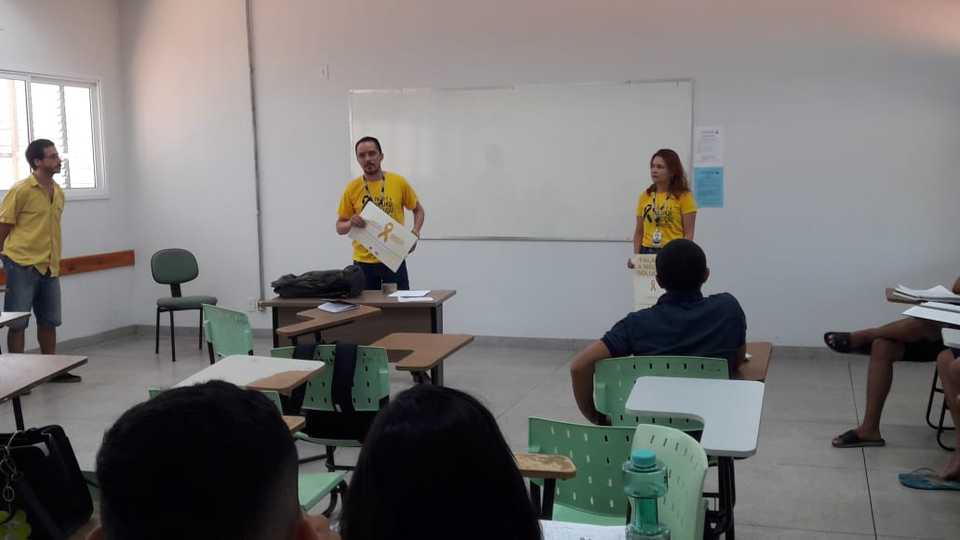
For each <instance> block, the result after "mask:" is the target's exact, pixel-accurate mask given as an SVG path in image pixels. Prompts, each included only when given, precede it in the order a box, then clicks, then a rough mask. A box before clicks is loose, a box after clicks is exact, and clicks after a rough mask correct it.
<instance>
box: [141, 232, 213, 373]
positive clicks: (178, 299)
mask: <svg viewBox="0 0 960 540" xmlns="http://www.w3.org/2000/svg"><path fill="white" fill-rule="evenodd" d="M150 270H151V271H152V272H153V280H154V281H156V282H157V283H160V284H162V285H170V296H168V297H164V298H159V299H157V325H156V343H155V345H154V354H160V314H161V313H163V312H167V313H170V350H171V355H172V360H173V361H174V362H176V361H177V347H176V341H175V339H174V329H173V312H175V311H189V310H194V309H195V310H198V311H200V310H201V306H202V305H203V304H211V305H215V304H216V303H217V299H216V298H215V297H213V296H183V293H182V291H181V289H180V285H181V284H183V283H186V282H188V281H193V280H194V279H196V278H197V276H198V275H199V274H200V270H199V268H198V267H197V259H196V257H194V256H193V253H190V252H189V251H187V250H185V249H161V250H160V251H158V252H156V253H154V254H153V257H151V258H150ZM199 331H200V337H199V339H198V340H197V346H198V347H199V348H200V349H201V350H202V349H203V312H202V311H201V313H200V323H199Z"/></svg>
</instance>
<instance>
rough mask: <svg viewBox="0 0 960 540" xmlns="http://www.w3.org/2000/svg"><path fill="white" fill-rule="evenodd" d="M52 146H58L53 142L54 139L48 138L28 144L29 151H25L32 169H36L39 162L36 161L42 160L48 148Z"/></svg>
mask: <svg viewBox="0 0 960 540" xmlns="http://www.w3.org/2000/svg"><path fill="white" fill-rule="evenodd" d="M51 146H56V145H55V144H53V141H51V140H48V139H37V140H35V141H33V142H31V143H30V144H28V145H27V151H26V153H25V155H26V157H27V163H29V164H30V170H31V171H33V170H36V169H37V164H36V163H34V162H35V161H37V160H38V159H39V160H42V159H43V158H44V156H45V155H46V151H47V148H50V147H51Z"/></svg>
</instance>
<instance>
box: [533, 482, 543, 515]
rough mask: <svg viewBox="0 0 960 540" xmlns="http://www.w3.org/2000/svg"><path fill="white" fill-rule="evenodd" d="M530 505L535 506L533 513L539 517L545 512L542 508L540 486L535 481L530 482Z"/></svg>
mask: <svg viewBox="0 0 960 540" xmlns="http://www.w3.org/2000/svg"><path fill="white" fill-rule="evenodd" d="M530 503H531V504H532V505H533V511H534V512H535V513H536V514H537V515H538V516H542V515H543V510H542V509H541V506H540V486H538V485H537V484H536V482H534V481H533V480H530Z"/></svg>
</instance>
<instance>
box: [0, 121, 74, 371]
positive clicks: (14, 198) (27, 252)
mask: <svg viewBox="0 0 960 540" xmlns="http://www.w3.org/2000/svg"><path fill="white" fill-rule="evenodd" d="M26 156H27V163H29V164H30V170H31V171H33V174H31V175H30V177H29V178H26V179H25V180H21V181H19V182H17V183H16V184H14V185H13V187H11V188H10V190H9V191H7V195H6V196H5V197H4V198H3V202H2V203H0V246H2V248H3V250H2V251H0V259H2V260H3V269H4V272H5V273H6V275H7V292H6V295H5V297H4V301H3V309H4V311H30V310H31V308H32V309H33V313H34V315H35V316H36V318H37V341H39V342H40V352H42V353H43V354H56V349H57V327H58V326H60V278H59V276H60V216H61V215H62V214H63V204H64V196H63V190H62V189H60V186H59V185H57V183H56V182H55V181H54V180H53V176H54V175H55V174H58V173H59V172H60V155H59V154H58V153H57V147H56V146H54V144H53V142H51V141H48V140H46V139H37V140H35V141H33V142H31V143H30V144H29V145H28V146H27V152H26ZM26 329H27V320H23V321H18V322H16V323H13V324H11V325H10V331H9V333H8V334H7V347H8V349H7V350H8V351H10V352H12V353H22V352H23V349H24V334H25V331H26ZM80 380H81V379H80V377H78V376H77V375H71V374H69V373H64V374H62V375H59V376H58V377H56V378H54V379H53V382H80Z"/></svg>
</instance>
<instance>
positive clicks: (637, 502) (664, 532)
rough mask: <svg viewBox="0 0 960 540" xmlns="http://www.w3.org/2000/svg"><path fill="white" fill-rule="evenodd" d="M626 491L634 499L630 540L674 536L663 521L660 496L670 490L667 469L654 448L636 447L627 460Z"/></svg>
mask: <svg viewBox="0 0 960 540" xmlns="http://www.w3.org/2000/svg"><path fill="white" fill-rule="evenodd" d="M623 491H624V493H626V495H627V499H629V501H630V508H631V519H630V524H629V525H627V531H626V537H627V540H670V531H669V530H668V529H667V528H666V527H665V526H663V525H661V524H660V515H659V512H658V510H657V500H658V499H659V498H660V497H663V496H664V495H665V494H666V493H667V469H666V467H664V465H663V463H662V462H658V461H657V455H656V454H655V453H654V452H653V451H652V450H634V451H633V452H632V453H631V454H630V460H629V461H627V462H625V463H624V464H623Z"/></svg>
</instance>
